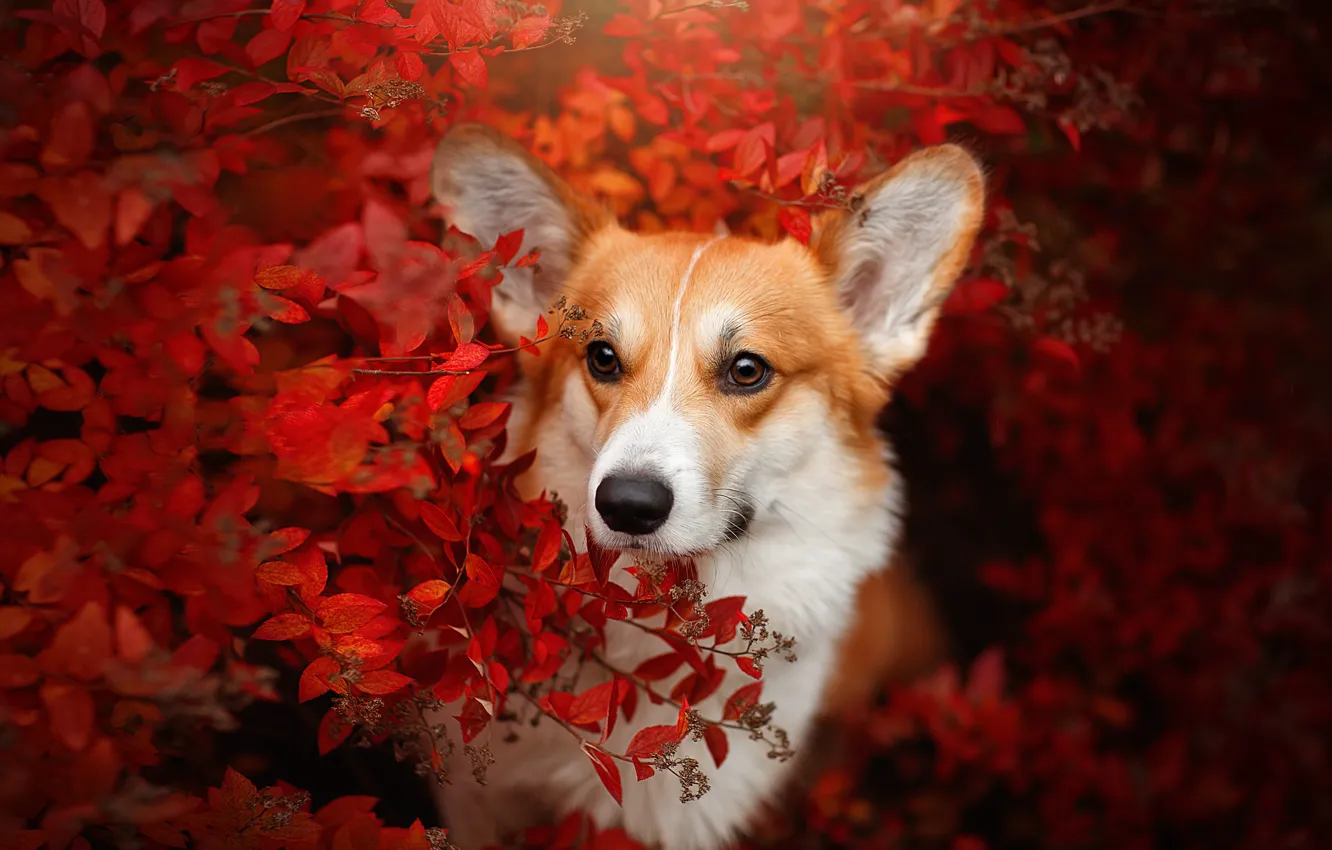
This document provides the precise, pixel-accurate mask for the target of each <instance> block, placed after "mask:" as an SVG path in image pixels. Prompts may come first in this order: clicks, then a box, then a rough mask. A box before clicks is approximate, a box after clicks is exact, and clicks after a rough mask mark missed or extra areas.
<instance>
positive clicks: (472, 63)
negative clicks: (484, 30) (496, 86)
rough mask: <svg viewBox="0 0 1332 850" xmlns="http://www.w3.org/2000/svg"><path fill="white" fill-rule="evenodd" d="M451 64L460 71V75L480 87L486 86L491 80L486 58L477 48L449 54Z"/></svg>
mask: <svg viewBox="0 0 1332 850" xmlns="http://www.w3.org/2000/svg"><path fill="white" fill-rule="evenodd" d="M449 64H450V65H452V66H453V69H454V70H455V71H457V72H458V76H460V77H462V78H463V79H464V80H466V81H467V82H468V83H471V84H472V85H473V86H475V87H477V88H479V89H483V88H485V87H486V83H488V82H489V81H490V74H489V72H488V71H487V70H486V60H484V59H482V58H481V54H480V53H477V52H476V51H475V50H468V51H465V52H462V53H451V54H449Z"/></svg>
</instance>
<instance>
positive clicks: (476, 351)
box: [439, 342, 490, 372]
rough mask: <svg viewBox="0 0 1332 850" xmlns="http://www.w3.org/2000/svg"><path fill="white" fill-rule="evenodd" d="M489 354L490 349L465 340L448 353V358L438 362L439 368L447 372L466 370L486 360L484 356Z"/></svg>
mask: <svg viewBox="0 0 1332 850" xmlns="http://www.w3.org/2000/svg"><path fill="white" fill-rule="evenodd" d="M489 356H490V349H488V348H486V347H485V346H484V345H479V344H477V343H475V342H466V343H463V344H462V345H459V346H458V347H457V348H456V349H455V350H454V351H453V353H452V354H450V355H449V357H448V359H447V360H445V361H444V362H443V363H442V364H440V367H439V368H440V369H441V370H445V371H449V372H466V371H467V370H469V369H475V368H476V367H477V366H480V365H481V364H482V363H484V362H486V358H488V357H489Z"/></svg>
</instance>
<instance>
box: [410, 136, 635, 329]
mask: <svg viewBox="0 0 1332 850" xmlns="http://www.w3.org/2000/svg"><path fill="white" fill-rule="evenodd" d="M430 183H431V189H432V191H433V192H434V195H435V200H436V201H437V202H438V203H439V204H440V206H441V207H442V208H443V212H444V216H445V219H446V220H447V221H448V222H449V223H450V224H452V225H453V226H455V227H457V228H458V229H459V230H461V231H462V232H463V233H466V234H469V235H471V236H474V237H475V238H476V239H477V240H478V241H480V242H481V244H482V246H483V247H486V248H489V247H490V246H491V245H494V244H495V240H496V239H498V238H499V237H500V236H502V235H504V234H506V233H511V232H513V231H515V230H522V231H523V242H522V246H521V247H520V248H519V249H518V254H519V256H521V255H523V254H526V253H527V252H529V251H531V250H533V249H539V250H540V251H541V256H540V259H539V260H538V261H537V265H538V268H537V269H533V268H531V267H528V268H523V269H515V268H508V269H505V270H504V282H503V283H502V284H500V286H499V287H497V288H496V289H495V290H494V300H493V303H492V305H491V321H492V322H493V323H494V324H495V326H496V330H497V331H498V332H499V333H500V336H501V338H504V339H506V340H508V341H515V340H516V339H517V337H518V335H519V334H531V332H532V328H533V326H534V325H535V324H536V320H537V317H538V316H539V315H540V314H542V313H543V312H545V310H546V309H547V308H548V307H549V305H550V302H551V300H552V299H553V298H554V296H555V293H556V291H558V289H559V287H560V285H561V284H562V283H563V282H564V279H565V276H566V275H568V273H569V269H570V267H571V266H572V265H573V262H574V259H575V258H576V257H577V256H578V252H579V250H580V249H581V247H582V245H583V243H584V242H586V240H587V238H588V237H589V236H591V235H592V234H593V233H595V232H596V231H597V230H599V229H600V228H602V227H605V226H607V225H610V224H612V223H614V218H613V217H612V216H611V214H610V213H609V212H608V211H606V210H605V209H603V208H602V207H600V206H598V205H596V204H595V203H593V202H591V201H589V200H586V199H584V198H581V197H579V196H578V195H577V193H575V192H574V190H573V189H572V188H570V186H569V185H568V184H567V183H565V182H564V180H562V179H560V177H559V175H557V174H556V173H555V172H554V171H552V170H551V169H550V168H549V167H548V166H547V165H546V164H545V163H543V162H541V160H539V159H537V158H536V157H535V156H533V155H532V154H531V153H529V152H528V151H527V150H525V149H524V148H523V147H522V146H521V145H520V144H518V143H517V142H515V141H514V140H513V139H510V138H508V137H506V136H504V135H502V134H500V133H499V132H497V131H495V130H493V129H491V128H489V127H485V126H482V125H479V124H460V125H456V126H454V127H453V128H452V129H451V130H449V132H448V133H447V134H445V136H444V138H443V140H442V141H440V143H439V148H438V149H437V150H436V151H435V159H434V162H433V163H432V164H431V174H430Z"/></svg>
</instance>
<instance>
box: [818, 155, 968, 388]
mask: <svg viewBox="0 0 1332 850" xmlns="http://www.w3.org/2000/svg"><path fill="white" fill-rule="evenodd" d="M984 207H985V178H984V175H983V174H982V173H981V169H980V166H979V165H978V164H977V162H976V160H975V159H973V158H972V157H971V155H970V154H969V153H967V152H966V151H965V150H963V149H962V148H960V147H958V146H956V145H940V146H937V147H932V148H926V149H924V150H921V151H918V152H916V153H915V154H912V155H911V156H909V157H907V158H906V159H904V160H902V161H901V162H899V163H898V164H897V165H896V166H895V167H894V168H893V169H892V170H890V171H888V172H887V173H885V174H883V175H881V176H879V177H877V178H875V179H874V180H872V181H870V182H869V183H867V184H865V185H863V186H861V187H860V188H859V189H857V190H856V192H855V193H854V194H853V196H852V203H851V208H850V209H846V210H835V211H831V212H828V213H824V214H823V215H821V216H819V217H818V218H817V219H816V221H815V233H814V236H813V238H812V239H811V241H810V245H811V247H812V248H813V249H814V251H815V252H816V254H817V255H818V257H819V259H820V261H821V262H822V263H823V264H824V266H825V268H827V269H828V270H829V272H830V275H831V277H832V280H833V282H834V284H835V285H836V287H837V292H838V296H839V299H840V301H841V304H842V307H843V309H844V310H845V311H846V313H847V315H848V316H849V317H850V319H851V321H852V323H853V324H854V325H855V327H856V330H857V331H859V332H860V335H861V338H862V339H863V340H864V343H865V349H866V351H867V352H868V354H869V357H870V362H871V365H872V366H873V368H874V369H875V371H876V372H878V373H879V374H881V375H884V376H888V377H891V376H894V375H896V374H898V373H900V372H902V371H903V370H905V369H908V368H910V367H911V366H913V365H914V364H915V363H916V361H918V360H919V359H920V358H921V357H922V356H923V355H924V354H925V350H926V348H927V346H928V344H929V339H930V332H931V330H932V329H933V327H934V323H935V320H936V319H937V318H938V315H939V308H940V306H941V305H942V304H943V301H944V299H946V298H947V297H948V293H949V292H950V291H951V290H952V287H953V283H954V282H955V281H956V279H957V277H958V275H959V274H961V272H962V269H963V267H964V266H965V265H966V262H967V257H968V255H969V254H970V253H971V246H972V243H973V242H975V239H976V233H977V232H978V231H979V230H980V226H981V220H982V216H983V212H984Z"/></svg>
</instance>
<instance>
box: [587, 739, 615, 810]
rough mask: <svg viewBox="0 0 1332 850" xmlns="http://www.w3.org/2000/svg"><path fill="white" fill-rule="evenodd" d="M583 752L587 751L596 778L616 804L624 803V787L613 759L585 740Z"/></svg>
mask: <svg viewBox="0 0 1332 850" xmlns="http://www.w3.org/2000/svg"><path fill="white" fill-rule="evenodd" d="M583 752H585V753H587V757H588V759H590V760H591V761H592V767H593V768H594V769H595V770H596V772H597V778H598V779H600V780H601V784H602V785H604V786H605V787H606V791H607V792H609V793H610V795H611V797H612V798H613V799H614V800H615V802H616V804H617V805H621V806H623V805H624V787H623V785H621V783H620V768H619V767H618V766H617V765H616V764H615V760H614V759H612V758H611V757H610V756H609V755H607V754H606V751H605V750H602V749H600V748H599V747H594V746H592V745H591V744H589V743H587V742H586V741H584V742H583Z"/></svg>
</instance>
